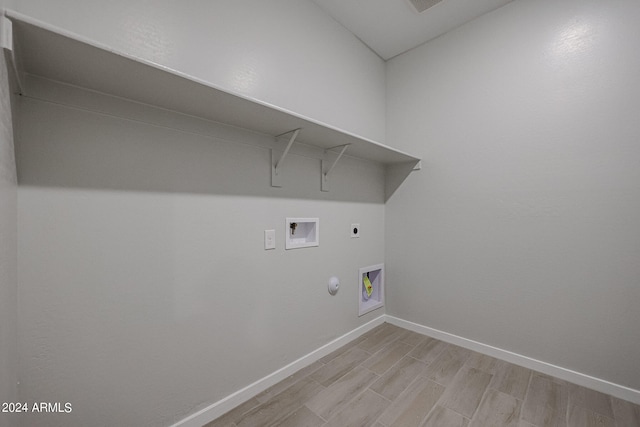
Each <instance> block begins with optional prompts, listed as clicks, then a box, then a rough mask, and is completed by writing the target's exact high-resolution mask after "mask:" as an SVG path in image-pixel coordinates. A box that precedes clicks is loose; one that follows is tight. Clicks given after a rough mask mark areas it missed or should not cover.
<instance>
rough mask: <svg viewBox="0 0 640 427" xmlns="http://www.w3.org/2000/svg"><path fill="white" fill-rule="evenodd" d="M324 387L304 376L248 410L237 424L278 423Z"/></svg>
mask: <svg viewBox="0 0 640 427" xmlns="http://www.w3.org/2000/svg"><path fill="white" fill-rule="evenodd" d="M323 389H324V387H322V386H321V385H320V384H318V383H317V382H315V381H313V380H312V379H309V378H303V379H301V380H300V381H298V382H297V383H295V384H294V385H292V386H291V387H289V388H288V389H286V390H285V391H283V392H282V393H280V394H278V395H276V396H274V397H273V398H272V399H270V400H268V401H267V402H265V403H263V404H261V405H260V406H258V407H256V408H253V409H252V410H251V411H249V412H247V413H246V414H245V415H243V416H242V418H240V420H238V421H237V422H236V424H237V425H238V427H258V426H272V425H277V424H278V423H279V422H280V421H281V420H283V419H284V418H286V417H287V416H288V415H289V414H290V413H291V412H293V411H294V410H295V409H296V408H299V407H300V406H302V405H303V404H304V402H306V401H307V400H309V399H311V398H312V397H313V396H315V395H316V394H318V393H320V392H321V391H322V390H323Z"/></svg>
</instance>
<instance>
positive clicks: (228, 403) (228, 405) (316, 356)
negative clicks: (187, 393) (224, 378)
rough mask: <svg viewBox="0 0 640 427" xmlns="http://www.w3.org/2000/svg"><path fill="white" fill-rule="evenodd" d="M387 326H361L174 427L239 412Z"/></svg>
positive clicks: (375, 321) (199, 426)
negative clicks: (238, 408) (273, 388)
mask: <svg viewBox="0 0 640 427" xmlns="http://www.w3.org/2000/svg"><path fill="white" fill-rule="evenodd" d="M384 322H385V316H384V315H382V316H380V317H377V318H375V319H373V320H371V321H370V322H367V323H365V324H364V325H362V326H359V327H357V328H356V329H354V330H352V331H350V332H347V333H346V334H344V335H342V336H341V337H338V338H336V339H335V340H333V341H331V342H330V343H328V344H325V345H323V346H322V347H320V348H318V349H317V350H314V351H312V352H311V353H309V354H307V355H305V356H302V357H301V358H300V359H298V360H296V361H294V362H291V363H289V364H288V365H287V366H285V367H283V368H281V369H278V370H277V371H275V372H273V373H271V374H269V375H267V376H266V377H264V378H261V379H259V380H258V381H256V382H254V383H253V384H250V385H248V386H246V387H245V388H243V389H241V390H238V391H236V392H235V393H233V394H231V395H229V396H227V397H225V398H224V399H222V400H219V401H218V402H216V403H214V404H212V405H210V406H207V407H206V408H204V409H201V410H200V411H198V412H196V413H195V414H192V415H190V416H188V417H187V418H185V419H183V420H181V421H178V422H177V423H175V424H174V425H173V426H172V427H202V426H203V425H205V424H207V423H209V422H211V421H213V420H215V419H216V418H218V417H220V416H222V415H224V414H225V413H227V412H229V411H230V410H231V409H233V408H235V407H236V406H238V405H240V404H242V403H244V402H246V401H247V400H249V399H251V398H252V397H254V396H256V395H258V394H259V393H262V392H263V391H265V390H266V389H268V388H269V387H271V386H272V385H274V384H277V383H279V382H280V381H282V380H284V379H285V378H287V377H289V376H290V375H293V374H295V373H296V372H298V371H299V370H300V369H302V368H305V367H307V366H309V365H311V364H312V363H313V362H316V361H318V360H320V359H321V358H323V357H324V356H326V355H327V354H329V353H331V352H332V351H334V350H337V349H339V348H340V347H342V346H343V345H346V344H348V343H350V342H351V341H353V340H355V339H356V338H358V337H360V335H362V334H364V333H366V332H368V331H370V330H371V329H373V328H375V327H376V326H378V325H382V324H383V323H384Z"/></svg>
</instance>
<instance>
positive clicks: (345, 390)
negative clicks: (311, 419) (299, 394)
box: [306, 366, 378, 420]
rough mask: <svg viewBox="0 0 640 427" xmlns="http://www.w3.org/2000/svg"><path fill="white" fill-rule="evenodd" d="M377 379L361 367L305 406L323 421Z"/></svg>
mask: <svg viewBox="0 0 640 427" xmlns="http://www.w3.org/2000/svg"><path fill="white" fill-rule="evenodd" d="M376 379H378V376H377V375H376V374H374V373H373V372H371V371H369V370H368V369H365V368H363V367H361V366H357V367H355V368H354V369H353V370H352V371H351V372H349V373H347V374H346V375H345V376H343V377H342V378H340V379H339V380H337V381H336V382H334V383H333V384H331V385H330V386H329V387H327V388H326V389H324V390H322V391H321V392H320V393H318V394H317V395H315V396H314V397H313V398H311V399H310V400H309V401H308V402H307V403H306V406H307V407H308V408H309V409H310V410H312V411H313V412H314V413H315V414H316V415H318V416H320V417H322V418H323V419H325V420H328V419H329V418H331V417H332V416H333V415H334V414H335V413H336V412H338V411H340V410H342V409H343V408H344V407H345V406H346V405H347V404H348V403H349V401H350V400H351V399H352V398H353V396H355V395H357V394H359V393H360V392H362V391H363V390H364V389H365V388H366V387H367V386H368V385H369V384H371V383H372V382H373V381H375V380H376Z"/></svg>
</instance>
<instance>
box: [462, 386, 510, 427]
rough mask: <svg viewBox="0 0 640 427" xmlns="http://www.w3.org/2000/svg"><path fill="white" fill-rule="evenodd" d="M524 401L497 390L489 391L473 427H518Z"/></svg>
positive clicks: (474, 418)
mask: <svg viewBox="0 0 640 427" xmlns="http://www.w3.org/2000/svg"><path fill="white" fill-rule="evenodd" d="M521 406H522V401H521V400H518V399H516V398H515V397H513V396H510V395H508V394H506V393H502V392H500V391H497V390H493V389H488V390H487V392H486V393H485V395H484V398H483V399H482V403H480V407H479V408H478V413H477V414H476V415H475V416H474V417H473V420H472V421H471V424H469V425H470V426H472V427H486V426H491V427H518V424H519V423H520V408H521Z"/></svg>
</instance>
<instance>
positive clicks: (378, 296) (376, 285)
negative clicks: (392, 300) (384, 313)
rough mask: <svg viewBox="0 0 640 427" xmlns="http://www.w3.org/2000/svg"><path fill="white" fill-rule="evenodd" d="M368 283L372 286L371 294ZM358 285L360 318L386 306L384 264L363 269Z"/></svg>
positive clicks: (360, 272) (360, 271)
mask: <svg viewBox="0 0 640 427" xmlns="http://www.w3.org/2000/svg"><path fill="white" fill-rule="evenodd" d="M365 278H366V279H367V280H366V281H365ZM366 282H369V283H370V284H371V294H369V293H368V292H367V286H366ZM358 283H359V284H358V316H362V315H363V314H365V313H368V312H370V311H373V310H375V309H377V308H380V307H383V306H384V264H376V265H371V266H369V267H363V268H361V269H360V270H359V275H358Z"/></svg>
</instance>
